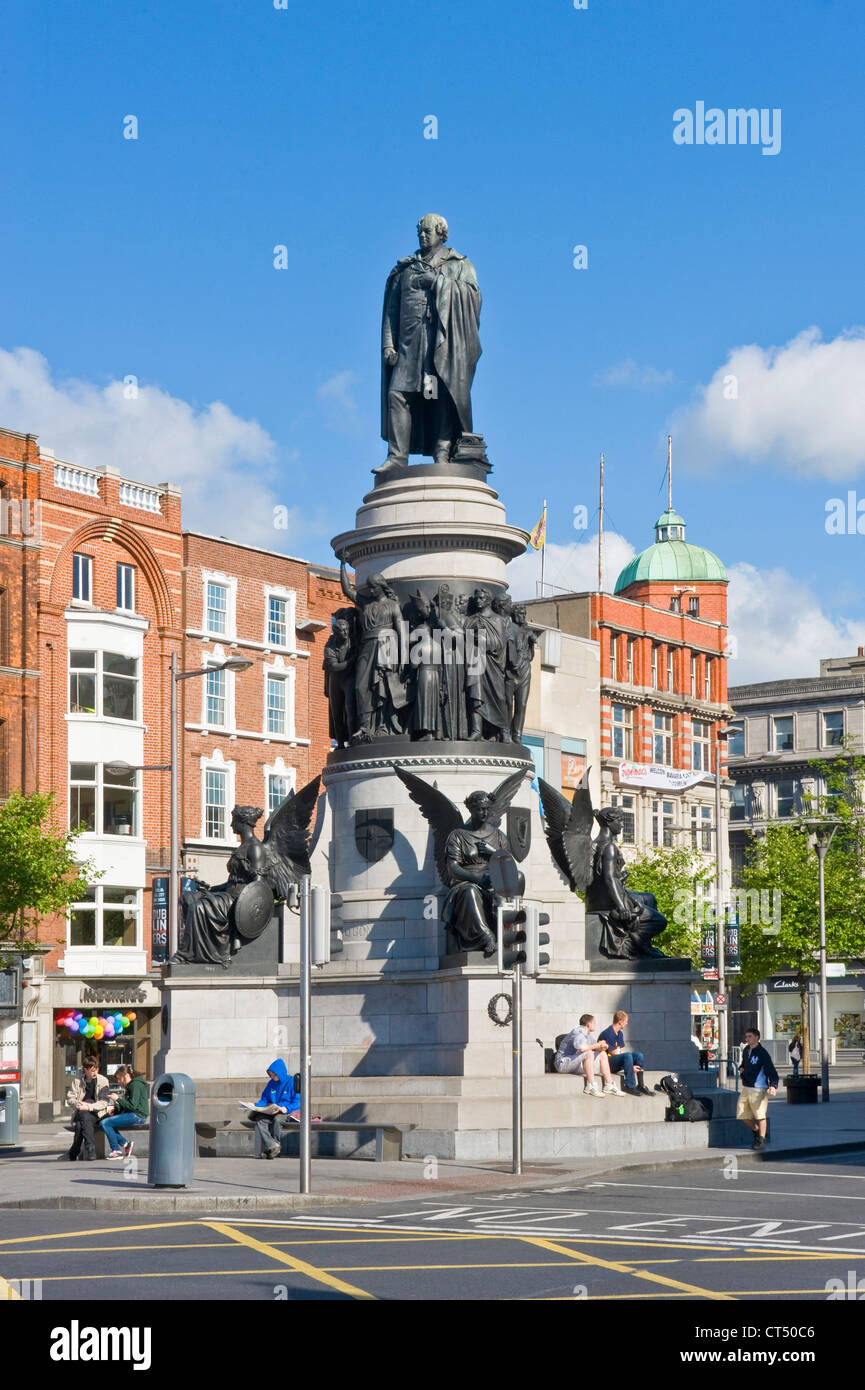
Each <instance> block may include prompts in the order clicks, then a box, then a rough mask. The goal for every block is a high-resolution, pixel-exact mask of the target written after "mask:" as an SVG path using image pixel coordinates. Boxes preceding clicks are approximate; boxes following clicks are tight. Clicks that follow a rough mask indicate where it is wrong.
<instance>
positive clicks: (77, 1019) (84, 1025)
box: [57, 1009, 135, 1042]
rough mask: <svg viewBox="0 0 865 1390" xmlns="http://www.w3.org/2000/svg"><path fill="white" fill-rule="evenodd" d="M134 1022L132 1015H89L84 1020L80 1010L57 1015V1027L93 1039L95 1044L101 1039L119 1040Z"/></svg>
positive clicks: (68, 1010)
mask: <svg viewBox="0 0 865 1390" xmlns="http://www.w3.org/2000/svg"><path fill="white" fill-rule="evenodd" d="M134 1021H135V1014H134V1013H128V1014H121V1013H116V1014H99V1015H97V1014H91V1015H90V1017H89V1018H85V1016H84V1014H83V1013H82V1012H81V1010H80V1009H76V1010H75V1011H74V1012H73V1011H72V1010H71V1009H67V1011H66V1013H62V1014H58V1015H57V1024H58V1027H60V1028H67V1029H68V1030H69V1032H70V1033H77V1034H78V1035H79V1037H82V1038H88V1039H89V1038H93V1039H94V1041H95V1042H101V1041H102V1039H103V1038H119V1037H120V1035H121V1034H122V1033H125V1031H126V1029H127V1028H131V1026H132V1024H133V1023H134Z"/></svg>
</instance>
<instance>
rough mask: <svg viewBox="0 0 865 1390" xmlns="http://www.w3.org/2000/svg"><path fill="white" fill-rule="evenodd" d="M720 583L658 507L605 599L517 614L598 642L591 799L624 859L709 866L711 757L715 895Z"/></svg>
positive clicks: (721, 718)
mask: <svg viewBox="0 0 865 1390" xmlns="http://www.w3.org/2000/svg"><path fill="white" fill-rule="evenodd" d="M727 583H728V579H727V572H726V570H725V568H724V565H723V564H722V562H721V560H719V558H718V556H717V555H715V554H713V552H712V551H711V550H707V549H706V548H705V547H704V546H700V545H694V544H693V543H692V542H690V541H689V540H687V539H686V522H685V519H684V517H682V516H680V514H679V513H678V512H676V511H674V510H673V509H672V506H670V507H669V508H668V510H667V511H665V512H664V513H663V514H662V515H661V516H659V517H658V520H657V521H656V522H655V540H654V543H653V544H652V545H650V546H648V547H647V548H646V549H645V550H643V551H641V552H640V554H639V555H636V556H634V558H633V559H632V560H631V561H630V562H629V563H628V564H627V565H626V566H625V568H624V569H623V570H622V572H621V573H620V575H619V576H618V578H617V580H616V583H615V586H614V590H613V593H582V594H577V593H561V594H556V595H555V596H554V597H545V598H539V599H535V600H533V601H531V602H530V603H529V605H528V608H529V613H530V620H531V621H532V622H533V623H538V624H540V625H543V626H544V627H549V628H551V629H556V628H558V629H560V630H561V631H562V632H564V633H569V634H572V635H574V636H580V637H585V638H589V639H590V640H593V641H595V642H597V643H598V644H599V647H600V660H601V681H600V748H601V797H602V802H603V804H604V805H613V806H619V807H621V809H622V811H623V813H624V830H623V834H622V847H623V850H624V853H625V855H626V856H630V857H632V856H633V855H635V854H636V853H639V852H643V851H646V850H651V849H652V848H653V847H667V848H672V847H675V846H682V845H691V846H692V847H693V848H694V849H696V850H698V851H699V852H700V853H704V854H706V855H707V856H711V857H712V859H714V856H715V783H714V769H715V765H716V758H717V757H718V756H719V754H720V765H721V776H722V789H723V795H722V798H721V811H722V814H721V846H722V854H723V859H724V873H723V879H724V883H723V887H724V889H725V892H726V887H727V880H728V865H727V855H726V853H724V850H725V847H726V844H727V828H728V813H727V806H728V801H729V793H728V791H727V790H726V788H727V786H728V785H729V783H728V780H727V766H726V749H725V746H724V742H723V740H721V741H720V742H719V740H718V737H717V735H718V731H719V730H721V731H722V732H723V731H724V730H725V729H726V725H727V720H728V719H729V717H730V715H731V713H732V711H731V709H730V707H729V705H728V702H727Z"/></svg>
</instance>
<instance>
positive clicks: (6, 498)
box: [0, 430, 39, 798]
mask: <svg viewBox="0 0 865 1390" xmlns="http://www.w3.org/2000/svg"><path fill="white" fill-rule="evenodd" d="M38 531H39V454H38V450H37V446H36V440H35V437H34V436H33V435H31V434H16V433H15V432H14V431H11V430H2V431H0V798H2V797H6V796H8V794H9V792H10V791H13V790H15V789H23V790H24V791H26V792H32V791H33V790H35V787H36V779H37V729H38V701H39V675H38V661H37V644H36V593H37V579H38V565H39V535H38Z"/></svg>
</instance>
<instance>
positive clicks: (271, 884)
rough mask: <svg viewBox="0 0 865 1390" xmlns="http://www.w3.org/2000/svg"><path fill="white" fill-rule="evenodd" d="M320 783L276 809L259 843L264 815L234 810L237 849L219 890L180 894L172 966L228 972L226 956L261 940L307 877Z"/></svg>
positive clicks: (309, 785) (253, 809) (254, 810)
mask: <svg viewBox="0 0 865 1390" xmlns="http://www.w3.org/2000/svg"><path fill="white" fill-rule="evenodd" d="M320 780H321V779H320V778H318V777H315V778H313V780H312V781H311V782H309V783H307V785H306V786H305V787H304V788H303V789H302V790H301V791H299V792H298V793H297V795H295V794H294V792H291V793H290V794H289V795H288V796H287V797H286V799H285V801H283V802H282V803H281V805H279V806H277V808H276V810H275V811H274V812H273V813H272V814H271V815H270V816H269V817H268V820H267V823H266V825H265V827H264V837H263V839H261V840H259V839H258V837H257V836H256V834H255V826H256V825H257V823H258V821H259V820H260V819H261V817H262V815H263V814H264V812H263V811H262V810H261V808H260V807H258V806H235V807H234V810H233V811H232V813H231V828H232V830H233V831H234V833H235V835H239V836H240V844H239V845H238V846H237V848H236V849H235V850H234V851H233V852H232V854H231V857H230V859H229V861H228V881H227V882H226V883H222V884H220V885H219V887H218V888H211V887H210V886H209V885H208V884H206V883H201V884H199V886H198V888H196V889H195V891H194V892H192V893H184V894H183V895H182V897H181V911H182V915H183V927H182V931H181V936H180V945H179V948H178V950H177V953H176V955H174V956H172V960H173V961H182V962H187V963H193V964H199V965H221V966H222V967H223V968H224V969H228V966H229V965H230V964H231V956H232V955H233V954H235V953H236V952H237V951H238V950H239V949H240V947H241V946H242V945H243V943H244V941H251V940H254V939H255V938H256V937H257V936H260V935H261V932H262V931H264V929H265V927H266V926H267V924H268V922H269V921H270V919H271V917H272V915H273V907H274V903H275V902H279V901H281V900H283V899H286V900H287V899H289V898H290V897H291V896H292V894H293V891H294V889H295V886H296V885H297V884H299V883H300V880H301V878H302V877H303V875H304V874H308V873H309V872H310V864H309V840H310V823H311V821H312V816H313V812H314V810H315V804H316V801H317V799H318V790H319V784H320Z"/></svg>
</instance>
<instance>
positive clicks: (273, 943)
mask: <svg viewBox="0 0 865 1390" xmlns="http://www.w3.org/2000/svg"><path fill="white" fill-rule="evenodd" d="M278 960H279V918H278V917H271V919H270V922H269V923H268V925H267V926H266V927H265V929H264V931H263V932H262V933H261V936H258V937H256V939H255V941H246V942H244V944H243V946H241V948H240V950H239V951H237V952H235V954H234V955H233V956H232V957H231V960H230V962H229V964H228V965H227V966H222V965H209V964H207V963H206V962H203V961H166V963H165V965H164V966H163V967H162V969H163V975H164V977H172V976H180V977H182V976H187V977H191V978H195V977H201V976H204V977H210V978H213V979H226V978H228V979H231V978H234V977H236V976H238V975H275V974H276V967H277V962H278Z"/></svg>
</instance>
